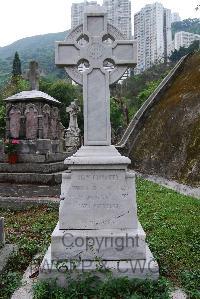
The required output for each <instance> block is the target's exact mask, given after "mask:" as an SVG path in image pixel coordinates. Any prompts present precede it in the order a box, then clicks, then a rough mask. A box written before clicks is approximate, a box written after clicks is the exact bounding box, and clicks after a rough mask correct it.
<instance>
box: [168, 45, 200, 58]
mask: <svg viewBox="0 0 200 299" xmlns="http://www.w3.org/2000/svg"><path fill="white" fill-rule="evenodd" d="M199 48H200V41H199V40H196V41H194V42H193V43H192V44H191V45H190V46H189V47H188V48H185V47H180V49H179V50H174V51H173V52H172V54H171V56H170V57H169V60H170V61H172V62H177V61H179V60H180V59H181V58H182V57H183V56H185V55H187V54H189V53H192V52H194V51H198V50H199Z"/></svg>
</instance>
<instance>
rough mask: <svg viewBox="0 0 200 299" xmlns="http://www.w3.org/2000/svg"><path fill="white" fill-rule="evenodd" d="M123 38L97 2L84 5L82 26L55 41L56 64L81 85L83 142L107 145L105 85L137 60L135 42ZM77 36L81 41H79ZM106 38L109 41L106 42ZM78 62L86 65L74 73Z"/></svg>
mask: <svg viewBox="0 0 200 299" xmlns="http://www.w3.org/2000/svg"><path fill="white" fill-rule="evenodd" d="M123 38H124V37H123V35H122V34H121V33H120V31H119V30H118V29H116V28H115V27H113V26H112V25H110V24H108V22H107V14H106V13H105V10H104V8H103V7H101V6H98V5H97V6H92V7H90V6H89V7H87V9H86V11H85V13H84V22H83V25H80V26H78V27H76V28H74V29H73V30H72V31H71V33H70V34H69V35H68V37H67V39H66V41H64V42H57V45H56V57H55V63H56V65H57V66H59V67H65V69H66V71H67V73H68V74H69V76H70V77H71V78H72V80H74V81H76V82H77V83H79V84H83V101H84V145H110V144H111V125H110V90H109V85H111V84H112V83H114V82H116V81H118V80H119V79H120V78H121V76H122V75H123V73H124V72H125V71H126V69H127V67H128V66H135V65H136V62H137V57H136V54H137V46H136V42H135V41H128V40H124V39H123ZM81 39H84V40H85V43H80V41H81ZM108 39H109V40H111V41H112V43H108V42H106V41H107V40H108ZM82 62H85V63H86V64H87V65H89V68H88V69H87V70H86V71H84V72H83V73H82V74H78V72H77V67H78V65H79V64H81V63H82ZM106 62H111V63H112V64H114V66H115V69H114V70H113V71H112V72H108V71H106V69H105V68H104V65H105V63H106Z"/></svg>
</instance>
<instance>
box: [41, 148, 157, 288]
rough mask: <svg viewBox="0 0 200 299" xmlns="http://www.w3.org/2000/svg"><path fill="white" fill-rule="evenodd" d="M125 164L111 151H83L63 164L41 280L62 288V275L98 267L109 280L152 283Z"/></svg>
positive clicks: (152, 269) (131, 176)
mask: <svg viewBox="0 0 200 299" xmlns="http://www.w3.org/2000/svg"><path fill="white" fill-rule="evenodd" d="M129 163H130V160H129V158H127V157H123V156H121V155H120V154H119V153H118V151H117V150H116V149H115V147H114V146H83V147H81V148H80V149H79V150H78V152H77V153H76V154H74V155H73V156H72V157H70V158H67V159H66V160H65V164H67V165H68V172H65V173H63V180H62V188H61V192H62V194H61V204H60V211H59V222H58V224H57V226H56V228H55V230H54V232H53V234H52V237H51V246H50V248H49V250H48V252H47V254H46V256H45V258H44V260H43V263H42V265H41V269H40V278H41V279H45V278H47V277H54V278H55V277H56V278H57V279H58V283H59V284H60V285H65V284H66V280H65V279H66V272H69V271H72V273H71V274H72V275H73V273H74V272H73V270H74V267H75V268H76V271H78V272H87V271H96V270H97V269H99V268H101V269H109V270H111V271H112V272H113V274H114V275H115V276H129V277H131V278H133V277H136V278H147V277H148V278H152V279H156V278H158V273H159V269H158V265H157V263H156V262H155V261H154V259H153V256H152V254H151V252H150V250H149V248H148V246H147V244H146V242H145V238H146V234H145V232H144V231H143V229H142V227H141V225H140V223H139V221H138V218H137V204H136V191H135V174H134V173H133V172H129V171H128V170H127V166H128V164H129ZM61 261H65V262H64V263H63V264H62V267H61V266H60V262H61ZM74 265H75V266H74ZM60 267H61V268H60ZM66 267H67V268H66ZM66 269H67V271H66ZM76 271H75V272H76ZM96 274H98V273H96Z"/></svg>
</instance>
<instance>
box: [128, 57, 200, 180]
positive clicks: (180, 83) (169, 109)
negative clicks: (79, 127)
mask: <svg viewBox="0 0 200 299" xmlns="http://www.w3.org/2000/svg"><path fill="white" fill-rule="evenodd" d="M146 113H148V116H147V117H146V119H145V120H141V122H143V123H142V128H141V130H140V131H139V134H138V135H137V139H136V142H134V147H133V149H132V151H131V155H130V156H131V159H132V162H133V166H134V168H136V169H137V170H139V171H141V172H143V173H151V174H157V175H160V176H165V177H167V178H171V179H176V180H178V181H180V182H184V183H187V184H190V185H199V184H200V175H199V173H200V162H199V161H200V52H198V53H195V54H193V55H192V56H190V57H189V58H188V59H187V60H186V61H185V63H184V65H183V68H182V70H181V71H180V72H179V74H178V75H177V76H176V78H175V79H174V81H173V82H172V83H171V85H170V86H168V88H167V89H166V91H165V92H164V94H163V95H162V96H161V98H160V100H159V101H158V102H157V103H156V104H155V105H154V106H153V107H151V109H150V110H149V111H147V112H146Z"/></svg>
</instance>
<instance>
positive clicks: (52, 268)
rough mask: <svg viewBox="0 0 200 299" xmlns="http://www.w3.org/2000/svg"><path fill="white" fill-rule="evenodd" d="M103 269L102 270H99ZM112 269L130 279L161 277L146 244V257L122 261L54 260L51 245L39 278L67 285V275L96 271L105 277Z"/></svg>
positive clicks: (118, 275)
mask: <svg viewBox="0 0 200 299" xmlns="http://www.w3.org/2000/svg"><path fill="white" fill-rule="evenodd" d="M99 270H101V271H99ZM102 270H110V271H111V272H112V274H113V276H114V277H125V276H126V277H129V278H130V279H133V278H139V279H152V280H156V279H158V277H159V267H158V264H157V263H156V262H155V260H154V258H153V255H152V253H151V251H150V250H149V248H148V246H146V259H134V260H131V259H130V260H126V261H123V260H120V261H115V260H113V261H107V260H101V261H88V260H82V261H77V260H76V261H72V260H71V261H69V260H68V261H62V262H61V261H60V262H56V261H52V260H51V246H50V247H49V249H48V251H47V253H46V255H45V257H44V259H43V261H42V264H41V266H40V274H39V279H41V280H49V279H57V283H58V285H60V286H63V287H64V286H66V285H67V276H68V277H70V278H76V276H77V275H79V274H84V273H94V274H95V275H98V276H99V277H100V278H102V279H104V278H105V276H106V271H105V272H104V271H102Z"/></svg>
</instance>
